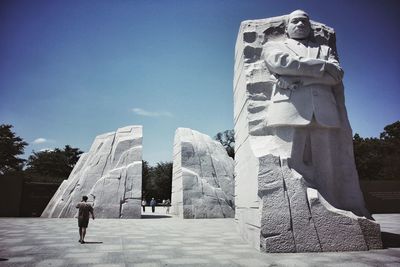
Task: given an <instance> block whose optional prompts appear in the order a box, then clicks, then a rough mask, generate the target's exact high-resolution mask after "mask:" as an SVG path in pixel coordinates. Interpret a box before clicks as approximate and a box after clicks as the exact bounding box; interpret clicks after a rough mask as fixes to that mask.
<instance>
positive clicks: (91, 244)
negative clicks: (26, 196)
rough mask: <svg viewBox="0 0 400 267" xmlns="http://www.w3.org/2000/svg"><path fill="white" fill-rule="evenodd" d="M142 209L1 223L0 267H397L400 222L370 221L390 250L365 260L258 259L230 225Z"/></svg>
mask: <svg viewBox="0 0 400 267" xmlns="http://www.w3.org/2000/svg"><path fill="white" fill-rule="evenodd" d="M149 210H150V208H148V209H146V213H145V214H144V215H143V217H144V218H143V219H130V220H129V219H127V220H125V219H122V220H119V219H96V220H94V221H92V220H91V221H90V223H89V228H88V234H87V237H86V241H87V243H86V244H80V243H78V239H79V235H78V228H77V221H76V219H43V218H2V219H0V266H96V267H100V266H107V267H119V266H135V267H136V266H138V267H139V266H140V267H153V266H393V267H394V266H400V243H399V237H400V214H390V215H389V214H381V215H375V216H374V217H375V218H376V220H377V221H378V222H380V223H381V227H382V231H383V232H384V238H385V240H386V241H385V243H386V246H388V248H385V249H383V250H372V251H364V252H345V253H343V252H340V253H297V254H283V253H282V254H263V253H260V252H258V251H256V250H255V249H253V248H252V247H250V246H249V245H247V244H246V243H245V242H244V241H243V240H242V239H241V238H240V237H239V235H238V234H237V232H236V229H235V222H234V220H233V219H202V220H181V219H178V218H173V217H171V216H166V215H165V213H164V208H162V207H157V210H156V213H154V214H152V213H151V212H149Z"/></svg>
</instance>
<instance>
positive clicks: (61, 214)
mask: <svg viewBox="0 0 400 267" xmlns="http://www.w3.org/2000/svg"><path fill="white" fill-rule="evenodd" d="M142 136H143V135H142V126H127V127H123V128H120V129H118V130H117V131H116V132H112V133H106V134H102V135H99V136H97V137H96V138H95V140H94V142H93V144H92V146H91V148H90V150H89V152H87V153H84V154H82V155H81V157H80V159H79V161H78V162H77V164H76V165H75V168H74V169H73V170H72V172H71V174H70V176H69V178H68V179H67V180H65V181H63V183H62V184H61V186H60V187H59V189H58V190H57V192H56V193H55V195H54V196H53V198H52V199H51V201H50V202H49V204H48V205H47V207H46V209H45V210H44V211H43V213H42V217H53V218H72V217H74V216H75V215H76V212H77V211H76V208H75V206H76V204H77V203H78V202H79V201H80V200H81V198H82V196H83V195H87V196H88V197H89V200H88V202H89V203H92V205H93V207H94V212H95V216H96V217H97V218H140V217H141V210H140V209H141V206H140V205H141V204H140V203H141V196H142Z"/></svg>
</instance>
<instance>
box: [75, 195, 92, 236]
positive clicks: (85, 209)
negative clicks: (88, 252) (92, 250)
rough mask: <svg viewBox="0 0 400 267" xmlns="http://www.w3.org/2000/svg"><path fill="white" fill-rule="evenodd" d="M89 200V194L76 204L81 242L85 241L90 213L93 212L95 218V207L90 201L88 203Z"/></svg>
mask: <svg viewBox="0 0 400 267" xmlns="http://www.w3.org/2000/svg"><path fill="white" fill-rule="evenodd" d="M87 200H88V197H87V196H83V197H82V201H81V202H79V203H78V204H77V205H76V208H77V209H79V211H78V226H79V243H81V244H84V243H85V235H86V228H87V227H88V224H89V214H92V218H93V220H94V213H93V207H92V205H90V204H89V203H86V202H87Z"/></svg>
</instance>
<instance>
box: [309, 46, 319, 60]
mask: <svg viewBox="0 0 400 267" xmlns="http://www.w3.org/2000/svg"><path fill="white" fill-rule="evenodd" d="M308 47H309V50H308V51H309V53H310V54H309V56H310V58H319V52H320V51H319V49H320V47H319V45H318V44H316V43H313V42H309V43H308Z"/></svg>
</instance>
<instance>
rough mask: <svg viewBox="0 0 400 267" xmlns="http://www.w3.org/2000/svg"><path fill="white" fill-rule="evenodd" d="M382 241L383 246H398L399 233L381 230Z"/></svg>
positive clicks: (399, 246)
mask: <svg viewBox="0 0 400 267" xmlns="http://www.w3.org/2000/svg"><path fill="white" fill-rule="evenodd" d="M381 234H382V242H383V247H384V248H400V235H399V234H393V233H388V232H382V233H381Z"/></svg>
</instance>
